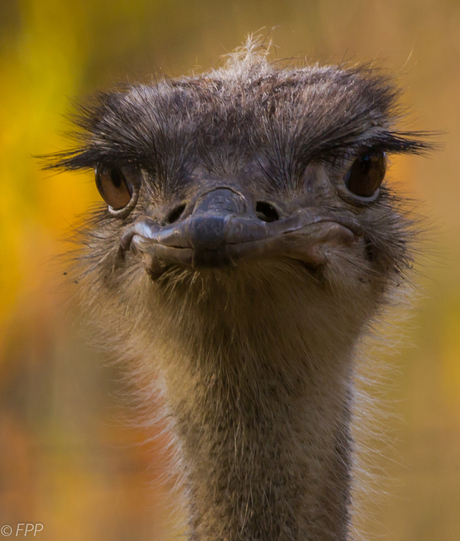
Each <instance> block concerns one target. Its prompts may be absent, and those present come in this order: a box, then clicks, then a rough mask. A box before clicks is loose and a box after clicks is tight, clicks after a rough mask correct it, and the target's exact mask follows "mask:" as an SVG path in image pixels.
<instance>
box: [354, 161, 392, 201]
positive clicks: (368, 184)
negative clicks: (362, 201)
mask: <svg viewBox="0 0 460 541" xmlns="http://www.w3.org/2000/svg"><path fill="white" fill-rule="evenodd" d="M385 171H386V159H385V153H384V152H378V153H372V154H371V153H369V154H364V155H363V156H360V157H359V158H356V160H355V161H354V162H353V164H352V165H351V167H350V169H348V171H347V173H346V175H345V177H344V182H345V186H346V187H347V188H348V190H349V191H350V192H351V193H353V194H355V195H358V196H359V197H372V196H373V195H374V194H375V192H376V191H377V190H378V188H379V187H380V185H381V184H382V181H383V178H384V177H385Z"/></svg>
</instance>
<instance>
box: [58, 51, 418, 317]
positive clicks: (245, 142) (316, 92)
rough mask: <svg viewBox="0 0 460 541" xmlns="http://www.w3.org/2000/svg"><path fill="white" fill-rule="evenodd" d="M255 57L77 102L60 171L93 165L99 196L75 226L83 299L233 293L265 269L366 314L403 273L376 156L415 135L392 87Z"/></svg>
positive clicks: (413, 145) (410, 144)
mask: <svg viewBox="0 0 460 541" xmlns="http://www.w3.org/2000/svg"><path fill="white" fill-rule="evenodd" d="M250 56H251V55H248V56H247V57H246V58H245V59H241V58H235V59H233V60H232V61H231V62H230V64H229V66H227V68H226V69H222V70H217V71H213V72H210V73H207V74H204V75H202V76H198V77H194V78H184V79H178V80H169V81H168V80H165V81H161V82H159V83H158V84H156V85H154V86H141V85H140V86H133V87H130V88H128V89H127V90H125V91H120V92H115V93H110V94H103V95H100V96H98V97H97V98H96V100H95V102H94V104H93V105H91V106H89V107H88V108H82V113H83V114H82V116H81V117H80V118H79V119H78V120H77V123H78V124H79V125H80V126H81V127H83V128H84V130H85V133H84V134H83V135H82V136H81V138H82V140H83V145H82V146H81V148H78V149H76V150H75V151H72V152H68V153H66V154H63V155H61V156H60V159H59V162H58V164H57V166H59V167H65V168H68V169H80V168H90V167H91V168H94V169H95V170H96V182H97V186H98V189H99V191H100V193H101V195H102V197H103V198H104V199H105V202H106V205H105V207H104V209H101V210H99V211H98V212H96V213H95V214H94V216H93V220H92V222H91V227H90V228H89V229H88V231H84V232H83V234H84V245H85V246H86V248H84V250H83V257H82V258H81V261H83V265H84V276H85V277H86V283H87V287H86V292H87V297H88V298H93V297H94V296H95V295H96V293H95V292H96V290H101V286H102V290H103V291H104V290H105V291H106V292H110V294H111V296H112V297H113V296H115V297H116V298H118V303H117V307H118V308H117V310H118V311H120V310H121V311H123V310H126V306H129V305H131V306H133V307H134V308H133V310H135V306H138V304H139V302H140V300H139V299H140V298H142V299H144V298H145V297H146V296H152V295H161V291H162V290H166V289H167V290H168V291H169V292H171V291H172V289H174V288H175V289H177V290H181V291H182V293H184V292H188V293H190V292H191V291H192V290H193V288H194V287H195V285H196V284H200V287H199V288H198V289H199V290H200V295H202V294H203V290H204V289H206V291H207V294H208V295H210V296H211V297H212V295H214V293H213V288H212V287H208V288H203V284H204V283H205V282H206V284H208V285H209V284H211V283H212V284H214V285H215V286H216V287H221V286H222V284H224V283H225V284H226V286H225V287H226V291H227V296H228V298H231V297H232V296H233V295H234V292H235V291H237V290H238V281H239V280H243V279H244V280H246V282H247V281H248V278H247V277H248V276H251V280H253V281H257V280H259V281H260V279H261V276H262V277H263V278H262V279H263V280H268V278H267V276H269V277H270V281H271V282H272V283H273V281H274V282H276V280H279V281H280V282H283V283H284V286H285V287H287V286H286V284H287V283H289V282H290V283H291V289H292V296H296V295H299V294H300V293H298V291H299V287H301V288H302V289H305V288H307V289H308V288H310V293H311V295H310V300H311V298H313V296H314V294H315V292H316V293H318V294H320V293H321V292H323V293H324V291H328V293H327V295H329V296H330V298H331V299H332V300H331V306H333V304H334V303H337V302H339V300H340V303H341V305H342V306H347V305H348V310H350V309H351V308H350V306H353V308H352V310H355V311H356V310H357V311H358V312H359V307H361V306H365V304H366V303H365V302H364V298H366V299H367V300H366V302H368V301H369V299H371V300H370V301H369V303H370V304H369V303H368V305H367V308H366V309H364V308H363V318H365V317H368V315H369V312H370V311H372V310H373V309H374V308H375V307H376V306H377V304H378V302H379V300H380V299H381V298H382V296H383V295H384V293H385V291H386V290H387V289H388V285H390V284H394V283H395V281H398V280H399V276H400V274H401V272H402V271H403V270H404V269H405V268H406V267H407V265H408V262H409V261H410V254H408V251H407V248H406V242H407V238H408V236H409V235H410V233H409V232H410V225H411V224H410V220H409V219H408V218H407V217H405V214H404V212H403V211H402V210H401V208H403V207H402V205H401V201H399V200H398V198H397V197H396V196H395V195H394V194H393V192H392V190H391V187H390V186H389V185H388V184H387V183H386V181H385V179H384V176H385V169H386V162H387V159H388V156H389V155H390V154H391V153H395V152H418V151H421V150H423V148H424V147H425V144H424V143H423V142H420V141H419V140H417V139H414V138H413V136H412V135H411V134H409V133H401V132H396V131H394V129H393V124H394V122H395V119H396V117H397V113H396V112H395V100H396V98H397V92H396V91H395V89H394V87H393V86H392V85H391V84H390V83H389V81H388V79H386V78H385V77H383V76H382V75H381V74H379V73H377V72H375V71H372V70H370V69H340V68H336V67H325V68H324V67H318V66H315V67H305V68H301V69H277V68H276V67H274V66H273V65H271V64H269V63H268V62H267V61H266V59H265V58H264V57H260V56H253V57H251V58H249V57H250ZM242 277H244V278H242ZM172 284H173V286H174V287H172V286H171V285H172ZM219 284H220V285H219ZM181 288H182V289H181ZM265 294H267V291H266V292H265ZM196 298H199V295H198V293H197V297H196ZM319 298H320V297H319ZM323 299H324V294H323ZM302 300H303V301H305V300H306V299H304V298H302ZM142 302H144V300H143V301H142ZM322 302H324V300H323V301H322ZM331 310H332V308H331Z"/></svg>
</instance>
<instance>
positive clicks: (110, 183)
mask: <svg viewBox="0 0 460 541" xmlns="http://www.w3.org/2000/svg"><path fill="white" fill-rule="evenodd" d="M96 186H97V189H98V191H99V193H100V194H101V197H102V199H104V201H105V202H106V203H107V205H109V210H110V209H112V210H115V211H117V210H122V209H124V208H125V207H126V206H127V205H128V203H129V202H130V201H131V198H132V196H133V192H134V188H133V185H132V184H131V183H130V182H128V180H127V179H126V176H125V174H124V173H123V171H122V170H121V169H120V168H118V167H111V168H108V167H104V166H99V165H98V166H97V167H96Z"/></svg>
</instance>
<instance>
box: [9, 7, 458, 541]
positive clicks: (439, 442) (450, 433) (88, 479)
mask: <svg viewBox="0 0 460 541" xmlns="http://www.w3.org/2000/svg"><path fill="white" fill-rule="evenodd" d="M0 9H1V17H0V89H1V99H0V183H1V192H0V194H1V195H0V242H1V247H2V252H1V253H2V261H1V263H0V287H1V303H0V401H1V402H0V404H1V408H0V527H1V526H2V525H4V524H10V525H13V526H15V525H16V524H17V523H25V522H30V523H35V522H40V523H42V524H43V525H44V529H43V531H42V532H40V533H38V534H37V538H40V539H42V540H46V541H62V540H66V541H83V540H85V541H92V540H94V541H96V540H97V541H102V540H105V539H107V540H111V541H124V540H132V539H136V540H138V541H142V540H147V539H149V540H152V539H153V540H155V541H166V540H171V539H173V537H175V536H176V535H180V531H181V527H180V524H179V525H178V524H175V522H174V519H172V518H170V517H169V515H168V507H169V508H172V509H174V507H175V504H174V501H175V500H174V496H171V495H169V493H170V489H171V486H172V484H173V480H171V479H169V478H168V476H167V474H165V471H164V470H165V463H166V459H165V456H164V454H165V452H164V447H165V446H166V440H165V439H164V438H160V437H158V438H153V439H152V434H151V433H149V432H148V431H147V430H143V429H141V428H138V427H136V425H135V423H133V422H131V421H130V420H129V419H131V418H135V413H134V412H133V411H131V407H130V405H129V401H128V400H126V399H123V398H122V395H123V394H126V393H127V392H128V393H129V389H127V387H126V386H125V384H124V383H123V382H122V374H121V371H120V369H119V368H118V367H116V366H113V365H111V364H110V363H109V362H108V361H109V360H108V359H107V358H106V357H105V356H104V355H103V354H102V353H101V352H98V351H96V350H94V349H92V348H91V347H90V346H89V345H87V342H86V339H85V330H84V327H82V326H81V325H80V323H79V321H78V317H77V311H76V307H75V306H74V300H73V287H74V285H73V284H66V283H65V280H63V278H62V273H63V272H64V270H65V263H63V262H62V261H61V260H60V258H59V254H62V253H63V252H65V251H66V250H67V247H66V245H65V243H64V242H63V239H64V238H65V237H66V236H67V235H68V234H69V232H70V231H71V228H72V226H73V225H75V224H78V223H79V220H81V219H83V218H79V216H80V215H81V214H82V213H84V211H85V210H86V209H87V208H88V207H89V206H90V205H91V204H92V203H94V202H96V201H98V200H99V196H98V194H97V191H96V189H95V187H94V183H93V178H92V176H91V175H88V174H75V173H73V174H71V173H63V174H59V175H56V174H54V173H50V172H46V171H42V170H41V169H40V162H39V160H37V159H36V158H34V156H37V155H41V154H47V153H50V152H54V151H56V150H62V149H64V148H66V146H67V145H68V142H67V141H66V139H65V137H64V136H63V134H62V133H63V132H64V131H65V130H67V129H68V128H69V122H68V121H67V120H66V119H65V118H64V114H65V113H66V112H68V111H69V110H71V108H72V106H71V103H70V100H72V101H73V100H75V99H77V100H78V99H79V98H81V97H84V96H86V95H88V94H91V93H92V92H94V91H95V90H100V89H107V88H110V87H111V86H112V85H113V84H114V83H117V82H120V81H121V82H123V81H126V80H128V81H136V80H143V81H145V80H148V78H149V76H150V75H152V74H158V73H166V74H168V75H173V76H175V75H181V74H187V73H190V69H191V68H193V69H197V70H200V69H206V68H208V67H210V66H212V65H215V64H216V63H218V62H219V57H220V56H221V55H222V54H226V53H228V52H230V51H231V50H232V49H234V48H235V47H237V46H238V45H240V44H241V42H242V41H243V40H244V37H245V35H247V34H248V33H250V32H254V31H257V30H259V29H262V30H260V33H261V34H262V35H268V34H270V37H271V39H272V40H273V41H274V43H275V44H276V47H275V48H274V50H273V54H274V56H276V57H277V58H282V57H298V58H304V57H306V58H307V60H308V61H311V62H316V61H317V60H319V61H324V62H341V61H343V60H346V61H350V62H377V63H378V64H379V65H383V66H384V67H385V69H387V70H388V71H390V72H392V73H395V75H396V76H397V78H398V81H399V84H400V85H401V86H402V87H403V88H404V89H405V95H404V98H403V103H404V106H407V107H409V108H410V115H409V117H408V120H407V121H406V124H405V126H406V127H409V128H410V129H415V130H437V131H441V132H442V135H441V136H440V137H438V140H439V141H441V142H442V146H443V148H442V150H440V151H438V152H436V153H433V154H432V155H431V156H430V157H429V158H414V157H398V158H395V159H394V160H393V165H392V169H391V172H390V175H391V176H390V178H391V179H395V180H396V179H397V180H398V182H399V183H400V184H401V185H402V189H403V190H404V191H405V193H408V194H410V195H411V196H413V197H414V198H416V199H418V200H420V201H421V202H422V204H421V212H422V213H423V214H426V215H427V216H428V217H429V222H430V229H431V233H430V234H429V237H430V239H429V240H428V241H427V244H426V247H425V252H426V254H427V255H426V257H424V258H423V261H422V263H421V264H420V266H419V269H418V270H419V272H418V282H419V291H420V294H419V295H418V298H417V299H416V309H415V310H414V311H413V314H412V317H411V319H410V320H408V322H407V323H404V324H403V325H402V327H403V329H402V330H403V334H404V335H405V339H404V340H401V341H398V343H397V347H396V348H394V351H392V352H391V355H381V360H379V361H378V363H376V365H377V364H378V365H381V366H384V365H385V366H390V369H389V370H387V371H386V372H385V373H386V374H387V379H388V380H391V381H389V382H387V383H385V385H384V386H383V387H381V388H380V390H379V393H380V394H382V393H383V394H384V395H385V396H384V402H385V410H388V411H389V412H390V413H389V414H388V416H387V418H386V419H380V420H379V423H380V424H382V432H385V433H387V434H388V437H387V438H386V442H385V443H384V444H383V448H384V450H383V452H382V453H380V454H378V455H377V456H376V457H374V458H373V459H372V462H373V465H372V470H373V472H374V474H375V475H377V474H378V475H382V474H381V471H382V470H384V471H385V472H386V473H385V474H384V475H382V481H381V482H380V481H379V482H378V483H377V485H381V487H380V488H381V489H382V490H381V492H386V493H387V494H386V495H382V494H378V492H379V491H378V490H377V493H376V494H372V495H371V496H370V497H369V505H368V508H369V515H368V516H366V517H364V518H362V520H361V522H362V523H363V527H364V528H365V530H366V532H368V534H369V537H370V538H377V537H378V538H382V539H391V540H392V541H412V540H413V541H433V540H438V539H439V540H442V541H457V540H458V539H460V272H459V268H460V243H459V241H458V239H459V238H460V212H459V208H460V182H459V180H458V173H457V171H458V164H457V163H456V157H457V156H459V155H460V99H459V97H460V2H458V1H456V0H418V1H415V0H407V1H405V2H401V1H399V0H389V1H385V2H383V1H377V0H368V1H364V0H349V1H348V2H343V1H339V0H284V1H283V2H280V1H279V0H245V1H244V2H243V1H241V0H238V1H237V0H227V1H225V2H224V1H212V0H202V1H198V0H188V1H185V0H176V1H173V0H170V1H166V0H118V1H117V2H113V1H109V0H92V1H90V0H66V1H65V2H62V1H58V0H22V1H19V0H2V3H1V6H0ZM398 326H400V325H399V324H398ZM395 334H396V335H397V336H399V334H401V333H400V330H399V329H398V330H397V331H396V333H395ZM382 389H383V391H382ZM147 440H148V443H143V442H146V441H147ZM371 440H372V438H371ZM371 445H373V446H375V447H376V448H381V447H382V442H381V441H379V437H378V436H376V437H374V440H373V441H371ZM374 484H375V483H374Z"/></svg>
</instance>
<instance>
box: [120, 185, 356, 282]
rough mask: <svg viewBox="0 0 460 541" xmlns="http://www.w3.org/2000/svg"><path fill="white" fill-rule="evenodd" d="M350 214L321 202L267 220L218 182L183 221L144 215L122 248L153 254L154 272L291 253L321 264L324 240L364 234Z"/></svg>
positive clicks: (342, 241)
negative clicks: (337, 212) (323, 206)
mask: <svg viewBox="0 0 460 541" xmlns="http://www.w3.org/2000/svg"><path fill="white" fill-rule="evenodd" d="M361 235H362V233H361V228H360V226H359V224H357V223H356V221H355V220H354V219H353V218H351V217H344V216H341V217H339V216H338V215H333V214H331V213H328V212H325V211H322V210H320V209H318V208H316V207H307V208H303V209H299V210H298V211H296V212H294V213H293V214H291V215H289V216H287V217H285V218H278V219H275V220H274V221H267V219H266V217H265V216H263V215H262V217H261V216H260V215H258V214H257V213H256V210H255V208H254V205H251V204H250V201H248V198H247V197H244V196H243V195H242V194H241V193H239V192H237V191H236V190H234V189H233V188H228V187H219V188H215V189H213V190H211V191H207V192H205V193H204V194H202V195H201V196H199V197H198V198H197V199H196V200H195V202H194V205H193V207H192V209H191V210H189V212H188V213H187V212H185V213H184V217H183V218H182V219H180V221H177V222H174V223H172V224H168V225H164V226H162V225H159V224H158V223H157V222H156V221H154V220H153V219H151V218H147V217H144V218H141V219H140V220H138V221H137V222H136V223H135V224H134V225H132V226H131V227H130V228H129V229H128V230H127V232H126V233H125V234H124V235H123V237H122V239H121V243H120V247H121V252H122V253H124V252H125V251H126V250H128V249H137V250H139V251H140V252H142V253H143V254H145V255H148V256H150V257H148V260H149V272H150V274H151V275H152V276H153V277H158V276H160V275H161V274H162V273H163V272H164V270H166V268H167V267H169V266H170V265H181V266H187V267H191V268H193V269H197V268H205V267H208V268H219V267H233V266H236V265H237V263H238V261H239V260H241V259H252V258H260V257H277V256H278V257H288V258H291V259H292V258H293V259H297V260H301V261H303V262H304V263H306V264H308V265H310V266H313V267H317V266H319V265H321V264H323V263H325V262H326V260H325V257H326V255H325V251H324V245H328V246H330V245H331V244H333V245H349V244H351V243H353V242H355V241H356V239H357V237H359V236H361Z"/></svg>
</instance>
